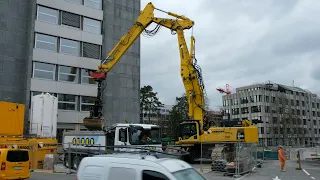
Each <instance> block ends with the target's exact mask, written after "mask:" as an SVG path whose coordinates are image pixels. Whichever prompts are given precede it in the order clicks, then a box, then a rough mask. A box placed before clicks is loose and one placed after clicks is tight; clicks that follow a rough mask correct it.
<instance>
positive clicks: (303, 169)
mask: <svg viewBox="0 0 320 180" xmlns="http://www.w3.org/2000/svg"><path fill="white" fill-rule="evenodd" d="M302 170H303V172H304V173H306V174H307V175H308V176H310V174H309V173H308V172H307V171H306V170H305V169H302Z"/></svg>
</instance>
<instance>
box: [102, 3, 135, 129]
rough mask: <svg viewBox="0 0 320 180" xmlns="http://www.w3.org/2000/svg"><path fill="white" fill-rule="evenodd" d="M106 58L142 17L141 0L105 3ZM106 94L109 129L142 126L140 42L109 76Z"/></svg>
mask: <svg viewBox="0 0 320 180" xmlns="http://www.w3.org/2000/svg"><path fill="white" fill-rule="evenodd" d="M103 11H104V16H103V33H104V36H103V51H102V53H103V58H106V56H107V54H108V53H109V52H110V51H111V50H112V49H113V47H114V46H115V45H116V44H117V43H118V42H119V40H120V38H121V37H122V36H123V35H125V34H126V33H127V32H128V30H129V29H130V28H131V27H132V25H133V23H134V22H135V20H136V19H137V17H138V16H139V14H140V0H105V1H104V2H103ZM106 83H107V87H106V89H105V92H104V109H103V113H104V117H105V118H106V119H107V125H111V124H113V123H117V122H124V121H125V120H128V121H130V122H134V123H138V122H140V108H139V106H140V103H139V89H140V38H138V39H137V40H136V41H135V43H134V44H133V45H132V46H131V48H130V49H128V51H127V52H126V53H125V54H124V55H123V57H122V58H121V60H120V61H119V63H118V64H117V65H116V66H115V67H114V68H113V69H112V70H111V71H110V73H108V77H107V82H106Z"/></svg>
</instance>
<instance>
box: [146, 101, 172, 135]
mask: <svg viewBox="0 0 320 180" xmlns="http://www.w3.org/2000/svg"><path fill="white" fill-rule="evenodd" d="M172 107H173V105H164V106H163V107H160V108H159V109H160V111H159V114H157V113H151V114H150V121H149V113H148V112H142V114H141V116H142V121H143V123H145V124H156V125H159V126H161V127H162V132H161V133H167V134H170V133H171V128H172V126H171V125H170V114H169V112H170V111H171V109H172Z"/></svg>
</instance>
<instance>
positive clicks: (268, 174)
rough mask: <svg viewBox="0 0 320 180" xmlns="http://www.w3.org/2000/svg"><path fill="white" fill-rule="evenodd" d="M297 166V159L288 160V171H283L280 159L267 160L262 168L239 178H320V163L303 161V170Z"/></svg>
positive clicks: (247, 179)
mask: <svg viewBox="0 0 320 180" xmlns="http://www.w3.org/2000/svg"><path fill="white" fill-rule="evenodd" d="M297 167H298V164H297V162H296V161H287V162H286V172H281V171H280V163H279V161H278V160H275V161H265V163H264V164H263V165H262V168H256V169H255V170H254V172H253V173H250V174H247V175H245V176H243V177H240V178H237V180H240V179H241V180H256V179H259V180H297V179H299V180H314V179H319V180H320V164H314V163H310V162H303V163H302V165H301V167H302V170H296V168H297Z"/></svg>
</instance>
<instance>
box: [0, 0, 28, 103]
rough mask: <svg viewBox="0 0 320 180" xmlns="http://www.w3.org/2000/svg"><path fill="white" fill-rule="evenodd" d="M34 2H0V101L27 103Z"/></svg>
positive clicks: (7, 0)
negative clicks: (26, 92) (30, 28)
mask: <svg viewBox="0 0 320 180" xmlns="http://www.w3.org/2000/svg"><path fill="white" fill-rule="evenodd" d="M30 5H31V1H20V0H3V1H0V100H1V101H10V102H16V103H25V102H26V94H25V91H26V89H28V85H27V78H30V76H28V73H27V70H26V67H27V66H28V57H29V51H28V46H29V44H28V43H29V41H28V39H29V25H30V21H31V18H30V17H31V13H32V12H31V6H30Z"/></svg>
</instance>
